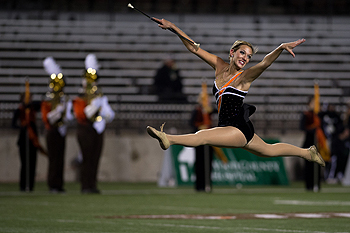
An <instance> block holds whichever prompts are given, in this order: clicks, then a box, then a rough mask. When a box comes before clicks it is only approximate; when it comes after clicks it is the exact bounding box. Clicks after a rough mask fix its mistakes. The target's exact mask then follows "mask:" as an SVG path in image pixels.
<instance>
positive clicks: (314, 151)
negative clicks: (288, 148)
mask: <svg viewBox="0 0 350 233" xmlns="http://www.w3.org/2000/svg"><path fill="white" fill-rule="evenodd" d="M309 152H310V155H311V159H310V160H309V161H311V162H315V163H318V164H319V165H321V166H322V167H324V166H325V162H324V160H323V158H322V156H321V155H320V153H318V151H317V148H316V146H311V147H310V148H309Z"/></svg>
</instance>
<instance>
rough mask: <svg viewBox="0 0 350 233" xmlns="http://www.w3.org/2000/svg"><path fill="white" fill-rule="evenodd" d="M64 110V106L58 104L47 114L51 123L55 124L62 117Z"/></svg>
mask: <svg viewBox="0 0 350 233" xmlns="http://www.w3.org/2000/svg"><path fill="white" fill-rule="evenodd" d="M63 111H64V106H63V105H62V104H59V105H57V107H56V108H55V109H54V110H52V111H51V112H49V113H48V114H47V119H48V120H49V123H50V124H51V125H53V124H55V123H56V122H57V121H58V120H59V119H61V117H62V112H63Z"/></svg>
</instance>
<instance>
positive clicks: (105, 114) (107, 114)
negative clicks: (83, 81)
mask: <svg viewBox="0 0 350 233" xmlns="http://www.w3.org/2000/svg"><path fill="white" fill-rule="evenodd" d="M101 100H102V101H101V102H102V106H101V111H100V115H101V116H102V118H103V119H105V120H106V122H107V123H110V122H112V121H113V119H114V116H115V113H114V111H113V109H112V108H111V106H110V105H109V104H108V98H107V96H103V97H102V98H101Z"/></svg>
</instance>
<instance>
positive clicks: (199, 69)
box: [0, 12, 350, 133]
mask: <svg viewBox="0 0 350 233" xmlns="http://www.w3.org/2000/svg"><path fill="white" fill-rule="evenodd" d="M162 17H164V18H168V19H170V20H171V21H173V22H175V23H176V24H177V25H178V26H179V27H180V28H181V29H183V30H184V31H185V32H187V34H188V35H190V36H191V37H192V38H193V39H194V40H195V41H196V42H198V43H201V47H202V48H203V49H205V50H208V51H209V52H212V53H214V54H216V55H218V56H220V57H222V58H224V59H227V58H228V50H229V48H230V46H231V45H232V43H233V42H234V41H235V40H236V39H243V40H247V41H249V42H251V43H253V44H254V45H256V46H258V47H259V51H258V53H257V54H256V55H255V56H254V57H253V59H252V62H251V63H250V64H249V65H248V66H251V65H254V64H256V62H258V61H260V60H261V59H262V58H263V57H264V56H265V55H266V54H267V53H268V52H270V51H271V50H273V49H274V48H275V47H277V46H278V45H279V44H280V43H282V42H289V41H292V40H296V39H299V38H306V40H307V41H306V42H305V43H304V44H303V45H302V46H300V47H297V48H296V49H295V54H296V57H295V58H292V57H291V56H290V55H289V54H287V53H286V52H284V53H283V54H282V55H281V56H280V57H279V58H278V59H277V61H276V62H275V63H274V64H273V65H272V66H271V67H269V68H268V70H267V71H265V72H264V73H263V75H262V76H261V77H260V78H259V79H258V80H256V81H255V82H254V83H253V85H252V87H251V89H250V91H249V94H248V96H247V98H246V102H248V103H251V104H254V105H256V106H257V109H258V110H257V112H256V113H255V114H254V115H253V117H252V121H253V123H254V125H255V127H256V129H257V131H262V132H264V133H268V132H269V131H277V132H280V133H284V132H286V131H293V130H298V125H299V118H300V114H301V112H302V111H303V110H305V108H306V103H307V99H308V96H310V95H312V94H313V85H314V83H315V81H317V82H318V84H319V85H320V94H321V101H322V102H328V103H333V104H335V105H336V106H337V110H338V111H344V108H345V104H346V103H347V102H348V100H350V97H349V94H350V93H349V90H350V79H349V78H350V46H349V45H350V24H349V23H350V17H336V16H334V17H331V18H329V17H321V16H319V17H316V16H314V17H306V16H255V17H249V16H227V15H226V16H217V15H204V16H203V15H190V14H189V15H186V14H183V15H175V14H172V15H165V16H162ZM47 18H48V19H32V18H31V17H30V14H28V15H27V16H26V15H23V16H22V17H21V18H19V19H18V18H11V17H10V18H4V17H1V18H0V36H1V41H0V51H1V53H0V126H1V127H10V124H9V122H10V120H11V117H12V111H13V110H14V109H15V108H16V107H17V103H18V100H19V93H20V92H23V91H24V80H25V78H29V81H30V84H31V92H32V93H33V94H34V99H36V100H40V99H41V98H42V96H43V95H44V94H45V93H46V91H47V90H48V88H47V84H48V78H49V77H48V75H47V74H46V73H45V71H44V69H43V66H42V61H43V60H44V59H45V58H46V57H47V56H53V57H54V58H55V59H56V61H57V63H58V64H60V65H61V67H62V69H63V72H64V75H65V77H66V79H67V81H66V82H67V86H66V87H65V92H66V93H67V94H69V95H70V96H71V97H72V98H74V96H76V95H77V94H78V93H79V89H80V86H81V75H82V73H83V69H84V59H85V56H86V55H87V54H88V53H94V54H96V56H97V58H98V60H99V63H100V65H101V68H100V81H99V84H100V87H101V89H102V91H103V93H104V94H105V95H107V96H108V98H109V100H110V102H111V105H112V108H113V109H114V110H115V111H116V118H115V120H114V121H113V123H112V125H111V127H113V128H115V129H116V130H118V131H119V130H121V131H122V130H124V129H125V130H126V129H128V130H134V131H136V132H144V128H145V126H146V125H149V124H151V125H154V126H157V125H160V124H161V123H162V122H164V121H166V122H167V125H168V127H175V128H177V129H178V131H180V132H181V131H184V132H188V127H189V119H190V116H191V111H192V110H193V108H194V105H195V104H196V99H197V95H198V93H199V92H200V90H201V84H202V82H203V81H205V82H207V83H208V92H211V84H212V81H213V76H214V72H213V70H212V69H211V67H210V66H208V65H206V64H205V63H204V62H202V61H201V60H200V59H199V58H197V57H196V56H194V55H192V54H190V53H189V52H188V51H187V50H186V49H185V48H184V46H183V45H182V43H181V42H180V40H179V39H178V38H177V37H176V36H175V35H174V34H173V33H171V32H169V31H163V30H160V29H159V28H158V27H157V25H156V24H154V23H153V22H152V21H149V20H147V19H146V18H145V17H142V16H139V15H136V14H135V13H133V12H130V13H120V14H117V15H116V16H115V17H113V18H112V19H111V17H98V16H95V17H92V18H93V19H96V18H97V19H96V20H91V18H89V17H88V15H83V16H79V15H78V16H76V17H75V19H74V20H70V19H69V17H68V16H67V15H64V14H63V15H62V16H61V17H58V18H56V19H54V20H51V19H49V18H50V17H47ZM169 55H171V56H172V57H173V58H174V59H175V60H176V62H177V66H178V67H179V69H180V70H181V75H182V76H183V77H184V83H183V84H184V93H185V94H186V95H187V97H188V103H187V104H181V103H171V104H160V103H158V102H157V100H158V97H157V96H156V95H154V94H151V93H150V92H149V90H150V88H151V86H152V84H153V76H154V75H155V72H156V70H157V68H159V67H160V65H161V64H162V61H163V59H164V58H166V57H167V56H169ZM212 101H213V103H214V99H212Z"/></svg>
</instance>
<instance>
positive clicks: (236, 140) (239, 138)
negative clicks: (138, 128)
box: [167, 126, 247, 147]
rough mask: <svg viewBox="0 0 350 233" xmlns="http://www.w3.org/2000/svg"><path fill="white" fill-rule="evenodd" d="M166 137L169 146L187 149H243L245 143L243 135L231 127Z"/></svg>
mask: <svg viewBox="0 0 350 233" xmlns="http://www.w3.org/2000/svg"><path fill="white" fill-rule="evenodd" d="M167 137H168V140H169V142H170V144H171V145H175V144H176V145H182V146H189V147H196V146H200V145H211V146H217V147H243V146H244V145H245V144H246V143H247V140H246V139H245V137H244V135H243V133H242V132H241V131H240V130H238V129H237V128H235V127H232V126H227V127H216V128H211V129H204V130H200V131H198V132H196V133H195V134H183V135H167Z"/></svg>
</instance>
